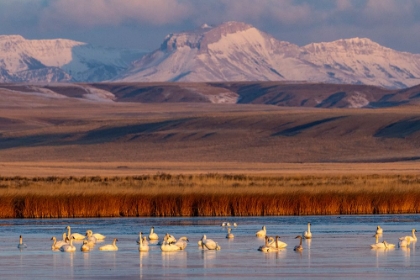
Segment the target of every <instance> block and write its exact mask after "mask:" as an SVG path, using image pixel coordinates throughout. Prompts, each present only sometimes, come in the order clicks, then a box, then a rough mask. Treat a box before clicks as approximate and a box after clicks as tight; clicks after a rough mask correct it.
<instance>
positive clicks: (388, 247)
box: [383, 240, 395, 249]
mask: <svg viewBox="0 0 420 280" xmlns="http://www.w3.org/2000/svg"><path fill="white" fill-rule="evenodd" d="M383 243H384V244H385V248H386V249H393V248H395V244H391V243H388V242H386V241H385V240H384V241H383Z"/></svg>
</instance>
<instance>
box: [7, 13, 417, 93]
mask: <svg viewBox="0 0 420 280" xmlns="http://www.w3.org/2000/svg"><path fill="white" fill-rule="evenodd" d="M102 81H108V82H228V81H235V82H241V81H284V82H286V81H287V82H309V83H336V84H364V85H375V86H380V87H384V88H390V89H400V88H408V87H412V86H415V85H418V84H420V54H411V53H408V52H399V51H396V50H393V49H390V48H387V47H384V46H381V45H380V44H378V43H376V42H374V41H372V40H370V39H369V38H358V37H355V38H349V39H339V40H335V41H332V42H320V43H310V44H307V45H305V46H298V45H295V44H293V43H290V42H287V41H281V40H278V39H276V38H274V37H273V36H271V35H270V34H268V33H265V32H263V31H261V30H258V29H257V28H255V27H254V26H252V25H250V24H247V23H243V22H235V21H229V22H225V23H222V24H220V25H218V26H209V25H207V24H204V25H202V26H201V27H199V28H197V29H195V30H192V31H186V32H180V33H171V34H169V35H167V36H166V37H165V38H164V40H163V42H162V43H161V44H160V47H158V48H157V49H156V50H154V51H152V52H149V53H145V52H143V51H140V50H125V49H122V50H116V49H112V48H103V47H96V46H92V45H89V44H87V43H83V42H78V41H73V40H68V39H49V40H27V39H25V38H24V37H22V36H20V35H0V82H3V83H7V82H17V83H25V82H28V83H31V82H47V83H53V82H102Z"/></svg>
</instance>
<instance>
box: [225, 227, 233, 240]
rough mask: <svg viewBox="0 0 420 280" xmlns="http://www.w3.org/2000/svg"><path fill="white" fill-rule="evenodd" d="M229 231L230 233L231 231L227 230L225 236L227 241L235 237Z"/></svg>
mask: <svg viewBox="0 0 420 280" xmlns="http://www.w3.org/2000/svg"><path fill="white" fill-rule="evenodd" d="M231 231H232V229H231V228H228V233H227V234H226V238H227V239H232V238H234V237H235V236H234V235H233V233H231Z"/></svg>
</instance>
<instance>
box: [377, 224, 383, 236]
mask: <svg viewBox="0 0 420 280" xmlns="http://www.w3.org/2000/svg"><path fill="white" fill-rule="evenodd" d="M376 233H377V234H382V233H384V230H383V228H381V226H377V227H376Z"/></svg>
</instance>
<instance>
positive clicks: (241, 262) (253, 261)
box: [0, 215, 420, 279]
mask: <svg viewBox="0 0 420 280" xmlns="http://www.w3.org/2000/svg"><path fill="white" fill-rule="evenodd" d="M224 221H229V222H236V223H237V224H238V227H237V228H232V233H233V234H234V235H235V238H234V239H233V240H228V239H226V238H225V236H226V232H227V230H226V228H224V227H221V226H220V224H221V223H222V222H224ZM307 222H311V223H312V228H311V231H312V233H313V239H312V240H311V241H308V240H306V241H304V243H303V245H304V250H303V252H302V253H296V252H294V251H293V247H294V246H295V245H297V244H298V241H297V239H294V237H295V236H296V235H298V234H301V233H302V232H303V231H304V230H306V224H307ZM67 225H71V226H72V231H73V232H79V233H82V234H84V233H85V232H86V230H87V229H92V230H93V231H94V232H99V233H102V234H104V235H106V236H107V238H106V240H105V241H104V242H103V243H101V244H99V245H97V246H96V247H95V248H94V249H93V250H92V251H91V252H89V253H83V252H81V251H79V249H80V246H81V244H80V243H76V247H77V251H76V252H74V253H62V252H59V251H58V252H54V251H51V241H50V239H51V237H52V236H56V237H57V239H61V235H62V233H63V232H65V229H64V228H65V227H66V226H67ZM263 225H266V226H267V234H268V235H280V236H281V240H283V241H284V242H286V243H287V244H288V247H287V248H286V249H285V250H282V251H280V252H277V253H262V252H259V251H257V249H258V247H259V246H260V245H263V243H264V240H263V239H261V238H257V237H255V232H256V231H258V230H259V229H261V227H262V226H263ZM377 225H381V227H382V228H383V229H384V234H383V238H384V239H385V240H386V241H388V242H390V243H394V244H397V243H398V242H397V241H398V237H401V236H405V235H410V234H411V229H412V228H418V229H419V230H420V215H377V216H310V217H250V218H237V217H228V218H117V219H106V218H105V219H49V220H0V264H1V265H0V278H1V279H9V278H13V279H19V278H21V279H26V278H31V279H34V278H37V279H44V278H77V279H82V278H89V279H92V278H101V279H104V278H107V279H115V278H117V277H123V278H128V279H134V278H140V279H161V278H169V279H184V278H189V279H198V278H213V279H256V278H265V279H268V278H272V279H278V278H280V277H281V278H294V279H307V278H319V279H324V278H342V279H354V278H364V279H366V278H369V279H371V278H378V279H383V278H389V279H396V278H411V279H414V278H418V276H419V275H420V263H419V261H420V255H419V252H418V249H419V248H418V247H417V246H418V245H417V244H416V243H412V244H411V246H410V248H408V249H404V250H403V249H399V248H395V249H393V250H371V249H370V244H373V243H374V242H375V238H374V237H372V235H373V234H374V233H375V229H376V226H377ZM151 226H154V227H155V231H156V232H157V233H158V234H159V236H160V237H161V238H162V237H163V235H164V234H165V233H166V232H168V233H171V234H172V235H174V236H175V237H181V236H187V237H188V238H189V240H190V243H189V245H188V247H187V248H186V250H185V251H179V252H169V253H165V252H161V250H160V247H159V246H157V245H150V246H151V249H150V251H149V252H147V253H139V251H138V246H137V244H136V239H137V237H138V232H139V231H143V232H147V233H148V232H149V230H150V227H151ZM203 234H206V235H207V238H211V239H213V240H215V241H217V242H218V243H219V244H220V245H221V247H222V249H221V250H220V251H207V250H206V251H203V250H202V249H200V248H199V247H198V246H197V241H198V240H199V239H200V238H201V236H202V235H203ZM19 235H22V236H23V241H24V243H26V244H27V246H28V247H27V248H26V249H24V250H22V251H20V250H19V249H18V248H17V244H18V241H19ZM114 237H116V238H118V240H119V241H118V243H117V245H118V247H119V250H118V251H116V252H103V251H99V250H98V247H99V246H101V245H103V244H108V243H111V242H112V239H113V238H114ZM381 239H382V238H381Z"/></svg>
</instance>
